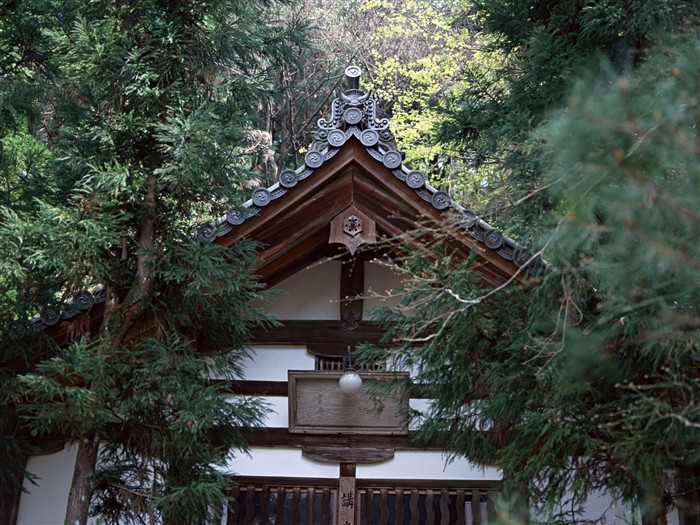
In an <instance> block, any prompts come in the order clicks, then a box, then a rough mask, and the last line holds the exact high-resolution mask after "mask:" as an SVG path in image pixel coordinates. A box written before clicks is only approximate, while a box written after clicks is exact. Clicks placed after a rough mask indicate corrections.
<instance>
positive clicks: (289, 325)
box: [251, 320, 384, 355]
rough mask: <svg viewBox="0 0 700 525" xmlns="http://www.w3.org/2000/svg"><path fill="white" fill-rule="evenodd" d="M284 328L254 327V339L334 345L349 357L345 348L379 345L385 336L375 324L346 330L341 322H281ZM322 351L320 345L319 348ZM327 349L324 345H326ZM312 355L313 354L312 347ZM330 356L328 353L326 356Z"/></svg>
mask: <svg viewBox="0 0 700 525" xmlns="http://www.w3.org/2000/svg"><path fill="white" fill-rule="evenodd" d="M282 323H283V325H282V326H278V327H274V328H253V329H252V330H251V338H252V341H253V343H258V344H279V343H284V344H303V345H307V347H312V346H314V345H332V346H331V347H333V348H336V347H337V348H341V349H342V351H343V354H342V355H347V348H346V345H353V346H354V345H356V344H359V343H366V342H367V343H378V342H379V340H380V339H381V338H382V336H383V335H384V329H383V328H382V327H380V326H379V325H378V324H377V323H375V322H372V321H360V323H359V325H358V327H357V329H355V330H352V331H349V330H346V329H344V328H343V327H342V326H341V324H340V321H339V320H338V321H282ZM316 347H317V348H320V346H316ZM324 348H325V346H324ZM309 351H311V353H314V352H313V351H312V350H311V348H309ZM323 355H328V354H323Z"/></svg>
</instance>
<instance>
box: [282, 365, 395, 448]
mask: <svg viewBox="0 0 700 525" xmlns="http://www.w3.org/2000/svg"><path fill="white" fill-rule="evenodd" d="M342 375H343V374H342V372H317V371H301V370H289V372H288V377H289V381H288V385H289V432H292V433H296V434H371V435H378V434H384V435H397V434H401V435H405V434H408V428H407V427H406V422H405V420H404V415H405V414H406V413H407V409H408V407H407V406H406V404H407V403H408V399H404V400H402V399H401V397H402V396H400V395H398V393H396V392H392V393H390V394H385V395H382V396H381V397H380V398H379V399H372V398H370V396H368V395H367V394H366V393H365V392H366V390H367V383H368V382H370V381H372V380H376V381H389V380H391V379H395V378H396V374H393V373H390V372H367V373H361V374H360V375H361V377H362V379H363V381H364V384H363V385H362V391H361V392H360V393H359V394H357V395H347V394H345V393H344V392H343V391H342V390H340V386H339V385H338V380H339V379H340V376H342ZM402 403H403V406H402Z"/></svg>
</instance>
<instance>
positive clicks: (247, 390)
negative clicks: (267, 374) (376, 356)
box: [217, 372, 435, 399]
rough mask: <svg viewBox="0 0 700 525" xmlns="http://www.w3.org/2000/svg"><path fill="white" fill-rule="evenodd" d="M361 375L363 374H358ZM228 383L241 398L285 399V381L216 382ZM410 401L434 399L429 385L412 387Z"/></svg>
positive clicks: (287, 390) (231, 390)
mask: <svg viewBox="0 0 700 525" xmlns="http://www.w3.org/2000/svg"><path fill="white" fill-rule="evenodd" d="M360 375H363V372H360ZM217 381H219V382H222V383H228V390H229V391H230V392H231V393H232V394H238V395H243V396H279V397H287V395H288V394H289V387H288V383H287V381H229V380H225V379H224V380H217ZM408 397H409V398H410V399H432V398H433V397H435V395H434V393H433V391H432V389H431V388H430V385H413V386H412V387H411V389H410V392H409V396H408Z"/></svg>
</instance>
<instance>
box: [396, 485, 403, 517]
mask: <svg viewBox="0 0 700 525" xmlns="http://www.w3.org/2000/svg"><path fill="white" fill-rule="evenodd" d="M396 525H403V490H400V489H399V490H397V491H396Z"/></svg>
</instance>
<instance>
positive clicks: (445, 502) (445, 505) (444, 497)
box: [440, 490, 450, 525]
mask: <svg viewBox="0 0 700 525" xmlns="http://www.w3.org/2000/svg"><path fill="white" fill-rule="evenodd" d="M440 525H450V493H449V492H448V491H447V490H441V491H440Z"/></svg>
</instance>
